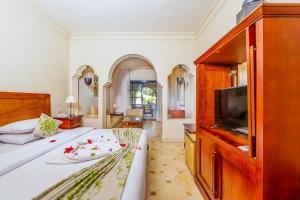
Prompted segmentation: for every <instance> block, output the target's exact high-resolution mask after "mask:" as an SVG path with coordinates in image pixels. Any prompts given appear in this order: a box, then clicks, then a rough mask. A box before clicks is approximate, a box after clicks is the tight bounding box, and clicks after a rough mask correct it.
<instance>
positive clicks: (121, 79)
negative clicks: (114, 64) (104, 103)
mask: <svg viewBox="0 0 300 200" xmlns="http://www.w3.org/2000/svg"><path fill="white" fill-rule="evenodd" d="M129 87H130V73H129V70H128V69H117V71H116V72H115V75H114V76H113V80H112V91H113V93H114V94H113V97H114V98H112V101H115V102H112V103H111V106H113V104H116V105H117V108H116V111H117V112H123V113H125V111H126V109H127V108H129V107H130V96H129ZM111 109H112V110H113V108H111Z"/></svg>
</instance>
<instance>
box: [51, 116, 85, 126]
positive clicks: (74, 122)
mask: <svg viewBox="0 0 300 200" xmlns="http://www.w3.org/2000/svg"><path fill="white" fill-rule="evenodd" d="M82 117H83V115H78V116H72V117H64V118H61V117H55V119H57V120H59V121H62V124H61V125H60V126H59V128H61V129H72V128H76V127H79V126H81V119H82Z"/></svg>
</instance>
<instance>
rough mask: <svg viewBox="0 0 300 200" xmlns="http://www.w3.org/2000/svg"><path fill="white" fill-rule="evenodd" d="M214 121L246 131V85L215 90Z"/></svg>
mask: <svg viewBox="0 0 300 200" xmlns="http://www.w3.org/2000/svg"><path fill="white" fill-rule="evenodd" d="M215 123H216V124H217V125H219V126H223V127H225V128H229V129H232V130H234V131H237V132H241V133H244V134H247V133H248V103H247V86H241V87H234V88H228V89H221V90H215Z"/></svg>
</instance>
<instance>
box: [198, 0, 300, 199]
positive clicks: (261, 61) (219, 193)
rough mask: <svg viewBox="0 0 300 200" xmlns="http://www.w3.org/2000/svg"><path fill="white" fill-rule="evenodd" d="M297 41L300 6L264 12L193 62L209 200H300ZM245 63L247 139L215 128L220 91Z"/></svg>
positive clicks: (202, 175)
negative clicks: (215, 112) (215, 94)
mask: <svg viewBox="0 0 300 200" xmlns="http://www.w3.org/2000/svg"><path fill="white" fill-rule="evenodd" d="M299 33H300V4H277V3H276V4H274V3H272V4H268V3H266V4H262V6H261V7H259V8H258V9H257V10H256V11H254V12H252V14H251V15H250V16H249V17H248V18H246V19H245V20H244V21H242V22H241V23H240V24H239V25H237V26H236V27H235V28H234V29H233V30H231V31H230V32H229V33H228V34H227V35H225V36H224V37H223V38H222V39H221V40H220V41H218V42H217V43H216V44H215V45H213V46H212V47H211V48H210V49H209V50H208V51H207V52H205V53H204V54H203V55H202V56H200V57H199V58H198V59H197V60H196V61H195V64H196V65H197V83H196V85H197V89H196V90H197V92H196V93H197V104H196V106H197V108H196V109H197V116H196V134H197V135H196V164H197V166H196V169H197V171H196V176H195V181H196V183H197V186H198V188H199V190H200V191H201V193H202V194H203V196H204V198H205V199H207V200H214V199H220V200H221V199H222V200H282V199H284V200H294V199H299V198H298V196H299V193H300V170H299V169H300V164H299V163H300V148H299V144H300V135H299V128H298V126H297V125H298V124H300V109H299V106H298V104H299V102H300V89H299V88H300V87H299V85H300V68H299V66H300V57H299V54H300V47H299V46H300V45H299V42H300V39H299V37H298V35H299ZM242 63H246V64H247V76H248V87H247V89H248V93H247V94H248V130H249V131H248V136H246V135H242V134H236V133H235V132H233V131H230V130H226V129H223V128H220V127H218V128H216V127H214V126H213V125H214V124H215V122H214V91H215V90H216V89H219V88H226V87H230V86H231V78H230V76H229V75H230V71H231V70H232V69H236V68H237V66H238V65H239V64H242ZM245 145H246V146H248V149H249V151H243V150H241V148H240V147H241V146H245Z"/></svg>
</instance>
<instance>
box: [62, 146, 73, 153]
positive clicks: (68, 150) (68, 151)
mask: <svg viewBox="0 0 300 200" xmlns="http://www.w3.org/2000/svg"><path fill="white" fill-rule="evenodd" d="M73 150H74V148H73V147H72V146H70V147H67V148H65V151H64V153H71V152H72V151H73Z"/></svg>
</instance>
